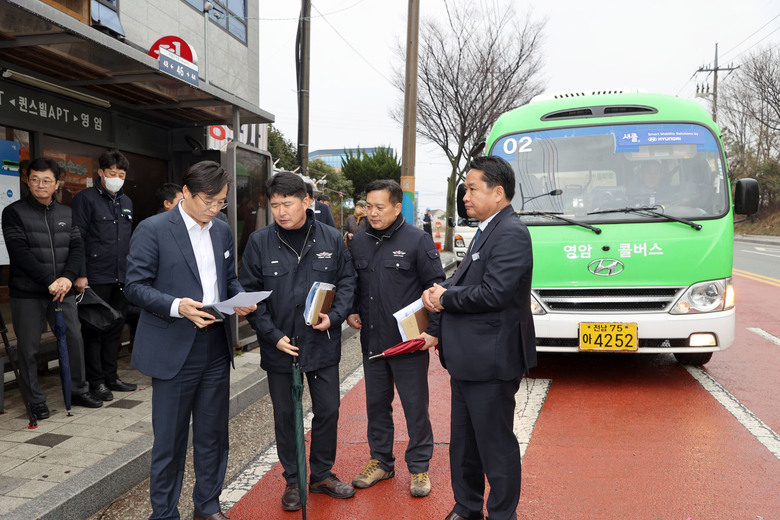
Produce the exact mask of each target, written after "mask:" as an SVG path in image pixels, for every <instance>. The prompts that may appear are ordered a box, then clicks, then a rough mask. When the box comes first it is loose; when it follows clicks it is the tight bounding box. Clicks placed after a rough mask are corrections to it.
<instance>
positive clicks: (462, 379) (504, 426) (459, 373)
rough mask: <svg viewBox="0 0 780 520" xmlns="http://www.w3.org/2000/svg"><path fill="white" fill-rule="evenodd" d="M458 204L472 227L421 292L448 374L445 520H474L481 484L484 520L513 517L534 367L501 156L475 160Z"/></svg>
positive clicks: (524, 245) (517, 234)
mask: <svg viewBox="0 0 780 520" xmlns="http://www.w3.org/2000/svg"><path fill="white" fill-rule="evenodd" d="M465 185H466V194H465V195H464V197H463V203H464V205H465V206H466V212H467V213H468V216H469V217H471V218H475V219H477V220H479V230H478V231H477V233H476V234H475V235H474V239H473V240H472V241H471V245H469V249H468V251H467V252H466V257H465V258H464V259H463V262H461V264H460V267H458V270H457V271H455V274H453V275H452V277H451V278H449V279H448V280H446V281H445V282H444V283H443V284H441V285H438V284H436V285H434V286H433V287H432V288H431V289H428V290H427V291H425V292H424V293H423V302H424V303H425V306H426V308H428V310H430V311H432V312H438V313H440V315H441V317H440V321H439V332H438V333H437V334H436V336H437V337H438V338H439V340H440V341H441V349H440V354H441V359H442V364H443V365H445V366H446V368H447V371H448V372H449V373H450V389H451V407H450V408H451V412H450V431H451V435H450V473H451V477H452V492H453V495H454V497H455V506H454V507H453V509H452V511H451V512H450V514H449V515H447V517H446V518H445V520H463V519H468V520H480V519H482V518H483V513H482V508H483V506H484V505H485V500H484V494H485V478H486V477H487V480H488V483H489V484H490V494H489V495H488V498H487V512H488V516H489V517H490V519H491V520H516V518H517V513H516V509H517V504H518V502H519V500H520V480H521V478H520V477H521V475H520V473H521V471H520V446H519V445H518V443H517V437H516V436H515V434H514V431H513V429H512V428H513V423H514V417H515V394H516V393H517V390H518V389H519V388H520V380H521V378H522V377H523V374H524V373H527V372H528V371H529V370H530V369H532V368H533V367H535V366H536V340H535V336H534V321H533V316H532V315H531V307H530V305H529V303H528V302H529V301H530V300H531V274H532V272H533V252H532V248H531V235H530V234H529V233H528V229H527V228H526V227H525V225H524V224H523V223H522V222H521V221H520V219H519V218H518V217H517V215H516V214H515V210H514V208H513V207H512V197H513V196H514V194H515V186H516V184H515V174H514V171H513V170H512V166H511V165H510V164H509V163H508V162H507V161H506V160H504V159H502V158H501V157H477V158H476V159H474V160H472V161H471V170H469V172H468V174H467V175H466V181H465Z"/></svg>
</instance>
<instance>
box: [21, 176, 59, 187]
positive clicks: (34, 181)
mask: <svg viewBox="0 0 780 520" xmlns="http://www.w3.org/2000/svg"><path fill="white" fill-rule="evenodd" d="M27 182H28V183H30V184H43V185H44V186H50V185H52V184H54V183H55V182H57V181H56V180H54V179H49V178H48V177H47V178H44V179H39V178H38V177H30V178H29V179H28V180H27Z"/></svg>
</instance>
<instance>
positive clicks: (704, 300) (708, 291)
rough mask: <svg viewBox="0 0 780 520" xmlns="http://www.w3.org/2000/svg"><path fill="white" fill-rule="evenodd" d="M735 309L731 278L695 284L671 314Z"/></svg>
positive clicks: (684, 294)
mask: <svg viewBox="0 0 780 520" xmlns="http://www.w3.org/2000/svg"><path fill="white" fill-rule="evenodd" d="M733 307H734V288H733V287H732V285H731V278H725V279H722V280H711V281H708V282H701V283H697V284H693V285H692V286H690V287H689V288H688V290H687V291H685V293H683V295H682V296H680V298H679V299H678V300H677V303H675V304H674V307H672V310H671V314H689V313H694V312H715V311H723V310H727V309H731V308H733Z"/></svg>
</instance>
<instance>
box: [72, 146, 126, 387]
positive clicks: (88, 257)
mask: <svg viewBox="0 0 780 520" xmlns="http://www.w3.org/2000/svg"><path fill="white" fill-rule="evenodd" d="M98 164H99V166H100V168H99V169H98V175H99V178H97V179H95V184H94V186H92V187H91V188H87V189H86V190H83V191H80V192H79V193H78V194H77V195H76V196H75V197H74V198H73V204H72V205H71V207H72V208H73V218H74V220H75V221H76V224H77V225H78V227H79V230H80V231H81V237H82V238H83V239H84V251H85V255H84V260H85V261H84V264H83V266H82V268H81V271H80V273H79V277H78V278H77V279H76V281H75V283H74V285H75V286H76V290H78V291H79V292H83V291H84V289H85V288H86V287H87V286H90V287H91V288H92V289H93V290H94V291H95V292H96V293H97V295H98V296H100V297H101V298H103V299H104V300H105V301H106V302H108V304H109V305H111V306H112V307H113V308H115V309H116V310H118V311H119V312H120V313H121V314H122V318H121V319H119V320H117V321H116V322H115V323H114V324H113V325H112V326H111V327H109V328H108V329H106V330H97V329H93V328H91V327H89V326H88V325H84V327H82V333H83V335H84V352H85V355H86V365H87V381H89V387H90V391H91V392H92V393H93V394H94V395H95V396H96V397H98V398H100V399H102V400H103V401H111V400H112V399H113V398H114V395H113V394H112V393H111V391H112V390H114V391H117V392H132V391H133V390H135V389H136V385H135V384H131V383H125V382H124V381H122V380H120V379H119V376H118V375H117V353H118V351H119V338H120V336H121V335H122V328H123V327H124V325H125V316H126V314H127V300H126V299H125V295H124V293H123V289H124V286H125V275H126V271H127V255H128V254H129V252H130V235H131V233H132V232H133V202H132V201H131V200H130V197H128V196H127V195H125V194H124V192H123V191H122V186H123V185H124V182H125V177H126V176H127V169H128V168H129V167H130V162H129V161H128V160H127V158H126V157H125V156H124V155H122V153H121V152H119V151H117V150H108V151H105V152H103V153H102V154H101V155H100V158H99V159H98Z"/></svg>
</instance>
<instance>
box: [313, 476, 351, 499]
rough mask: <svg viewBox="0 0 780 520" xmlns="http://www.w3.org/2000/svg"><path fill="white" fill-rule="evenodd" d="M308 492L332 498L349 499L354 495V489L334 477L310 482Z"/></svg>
mask: <svg viewBox="0 0 780 520" xmlns="http://www.w3.org/2000/svg"><path fill="white" fill-rule="evenodd" d="M309 491H310V492H312V493H325V494H326V495H328V496H331V497H333V498H350V497H352V496H354V495H355V488H353V487H352V486H350V485H349V484H345V483H343V482H342V481H340V480H339V479H338V477H337V476H336V475H331V476H329V477H328V478H326V479H325V480H320V481H319V482H311V483H310V484H309Z"/></svg>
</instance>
